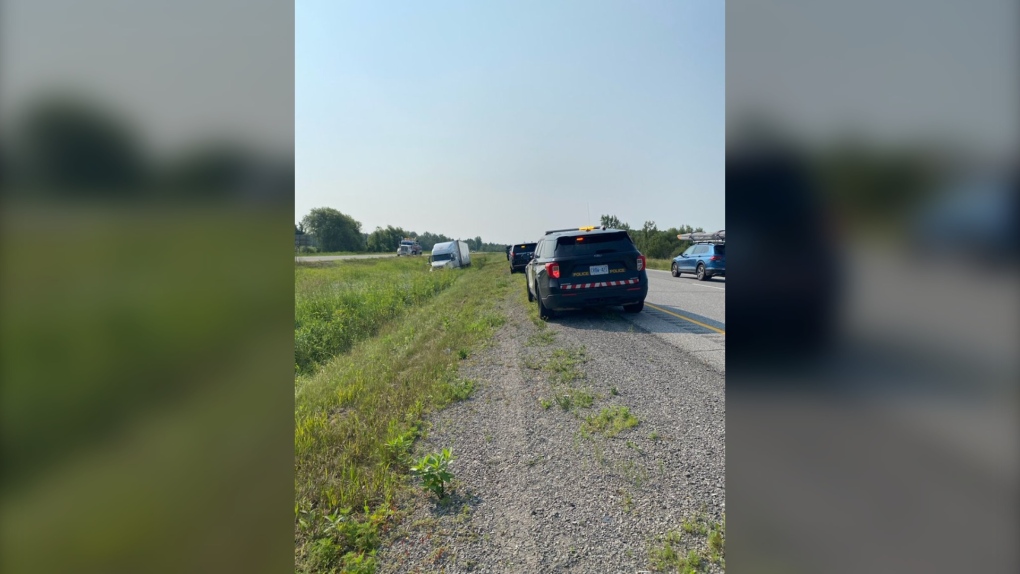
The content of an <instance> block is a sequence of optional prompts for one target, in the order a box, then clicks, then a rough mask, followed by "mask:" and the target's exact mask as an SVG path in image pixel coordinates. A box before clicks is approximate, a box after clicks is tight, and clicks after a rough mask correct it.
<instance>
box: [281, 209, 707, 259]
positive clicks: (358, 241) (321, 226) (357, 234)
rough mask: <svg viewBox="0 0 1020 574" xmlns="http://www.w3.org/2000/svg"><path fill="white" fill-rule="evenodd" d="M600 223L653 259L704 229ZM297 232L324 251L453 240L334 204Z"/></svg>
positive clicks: (480, 245)
mask: <svg viewBox="0 0 1020 574" xmlns="http://www.w3.org/2000/svg"><path fill="white" fill-rule="evenodd" d="M601 225H605V226H606V227H610V228H614V229H624V230H626V231H627V232H628V234H629V235H630V238H631V239H632V240H633V241H634V243H635V245H637V248H638V250H640V251H641V253H644V254H645V255H646V256H647V257H651V258H654V259H672V258H673V257H676V256H677V255H679V254H680V253H682V252H683V251H684V250H685V249H687V248H688V247H690V245H691V242H690V241H681V240H680V239H677V235H679V234H681V233H693V232H703V231H704V229H702V228H701V227H691V226H690V225H681V226H679V227H670V228H668V229H659V228H658V226H657V225H656V224H655V222H654V221H646V222H645V223H644V225H642V226H641V228H640V229H634V228H631V226H630V225H629V224H628V223H625V222H622V221H620V219H619V218H618V217H616V216H615V215H603V216H602V218H601ZM294 234H295V235H305V234H311V235H312V236H313V237H314V238H315V242H316V243H317V244H318V248H319V249H320V250H321V251H369V252H375V253H386V252H390V251H396V250H397V247H399V246H400V241H401V240H402V239H404V238H405V237H410V238H413V239H417V240H418V243H420V244H421V247H422V250H423V251H431V250H432V247H433V246H435V244H437V243H443V242H445V241H453V240H454V238H453V237H448V236H446V235H443V234H442V233H432V232H429V231H426V232H424V233H417V232H415V231H409V230H406V229H404V228H402V227H393V226H392V225H387V226H386V227H376V228H375V230H374V231H372V232H371V233H365V232H363V231H362V230H361V222H360V221H357V220H356V219H354V218H353V217H351V216H350V215H346V214H344V213H341V212H340V211H338V210H336V209H333V208H331V207H317V208H315V209H313V210H312V211H311V212H309V213H308V215H306V216H305V217H304V218H303V219H302V220H301V223H299V224H296V225H295V226H294ZM463 241H464V242H465V243H467V244H468V247H469V248H470V249H471V251H492V252H499V253H502V252H504V250H505V249H506V245H505V244H502V243H486V242H484V241H483V240H482V238H481V237H473V238H467V239H464V240H463Z"/></svg>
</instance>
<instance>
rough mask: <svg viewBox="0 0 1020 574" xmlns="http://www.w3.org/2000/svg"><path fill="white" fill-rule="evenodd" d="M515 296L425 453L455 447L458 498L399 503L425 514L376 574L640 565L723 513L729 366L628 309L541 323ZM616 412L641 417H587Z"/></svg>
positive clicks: (418, 497) (405, 528)
mask: <svg viewBox="0 0 1020 574" xmlns="http://www.w3.org/2000/svg"><path fill="white" fill-rule="evenodd" d="M503 304H504V308H505V310H506V314H507V318H508V320H507V322H506V324H505V325H504V326H503V327H502V328H501V329H500V330H499V331H498V332H497V333H496V335H495V336H494V337H493V339H492V340H491V341H490V344H489V345H488V346H487V347H486V348H484V349H482V350H480V351H478V352H477V354H475V355H473V356H471V357H470V358H468V359H467V360H465V361H464V362H463V363H462V365H461V368H460V375H461V376H462V377H464V378H468V379H472V380H473V381H475V383H476V390H475V392H474V394H473V395H472V396H471V398H469V399H468V400H466V401H463V402H460V403H457V404H454V405H452V406H450V407H448V408H446V409H445V410H443V411H442V412H439V413H437V414H436V415H434V416H433V417H432V418H431V420H430V428H429V429H428V432H427V434H426V435H425V436H424V437H423V438H422V439H421V440H420V441H419V442H418V444H417V446H416V448H415V454H416V455H419V456H420V455H421V454H424V453H427V452H436V451H438V450H440V449H442V448H444V447H452V449H453V451H454V455H455V459H454V461H453V462H452V463H451V465H450V468H451V470H452V472H453V473H454V476H455V482H454V489H453V493H452V494H451V495H450V496H449V497H448V498H447V500H445V501H437V500H436V498H435V497H434V496H432V495H426V494H425V493H424V492H423V491H422V490H421V489H420V488H415V489H413V492H415V493H416V494H414V495H413V497H414V498H413V499H412V500H405V501H401V506H404V507H407V506H410V507H412V508H413V511H411V512H410V515H409V516H407V517H406V518H405V519H404V520H403V521H402V522H401V524H400V526H399V527H398V528H397V529H396V530H395V531H394V532H393V533H392V534H391V537H390V541H389V543H388V544H386V545H384V548H383V549H382V550H381V551H380V552H379V556H378V558H379V569H378V571H379V572H383V573H398V572H399V573H410V572H451V573H453V572H631V573H633V572H638V571H642V570H650V569H651V568H650V567H649V565H650V558H649V548H650V547H651V546H652V544H653V543H654V542H655V541H656V539H657V537H661V536H662V535H664V534H665V533H666V532H668V531H671V530H678V529H680V526H681V523H682V521H684V520H685V519H691V518H693V517H695V516H698V515H701V516H704V517H706V518H707V519H708V520H712V521H721V520H722V518H723V513H724V512H725V483H724V480H725V450H724V445H725V403H724V397H725V382H724V375H723V374H721V373H720V372H719V371H718V370H717V369H715V368H712V367H710V366H708V365H706V364H705V363H704V362H703V361H701V360H699V359H698V358H697V357H696V356H694V355H692V354H689V353H687V352H685V351H682V350H680V349H678V348H676V347H674V346H672V345H670V344H669V342H667V341H665V340H663V339H662V338H661V337H657V336H655V335H653V334H651V333H649V332H648V331H645V330H643V329H641V327H640V326H639V325H636V324H634V323H632V322H630V321H627V320H625V319H623V317H622V316H620V315H619V313H618V312H615V311H614V312H605V313H583V314H576V315H569V316H567V317H564V318H559V319H556V320H554V321H552V322H550V323H548V324H547V326H546V327H545V328H541V327H540V326H538V325H536V324H534V323H533V322H532V320H531V318H530V317H529V314H528V310H527V309H526V308H525V306H524V304H522V303H521V300H520V298H519V294H513V295H512V296H511V297H509V298H508V299H507V300H506V301H505V302H504V303H503ZM564 396H570V397H571V404H570V405H569V406H567V405H565V403H566V401H565V400H564V399H563V397H564ZM556 397H560V399H561V401H562V402H563V403H564V405H563V406H567V407H568V408H567V409H564V408H563V406H561V405H560V404H557V402H556ZM589 400H590V402H591V404H590V406H587V407H586V406H585V405H586V404H587V403H588V401H589ZM616 407H626V408H627V409H629V412H630V413H631V414H632V415H633V416H634V417H636V418H637V420H638V421H639V422H638V424H637V425H636V426H634V427H632V428H628V429H625V430H622V431H621V432H619V434H616V435H615V436H606V434H605V433H603V432H600V431H599V430H598V429H596V428H594V427H591V426H590V425H588V424H586V423H585V420H586V419H587V418H589V417H594V416H597V415H598V414H599V413H600V412H601V411H602V410H603V409H605V408H616ZM697 543H698V540H697V539H696V538H695V537H692V536H687V537H686V538H682V542H681V544H680V547H681V548H682V549H683V552H684V553H686V549H687V548H688V547H694V546H693V545H695V544H697ZM705 571H709V572H712V571H722V569H721V568H720V567H719V566H718V565H716V564H707V565H706V566H705Z"/></svg>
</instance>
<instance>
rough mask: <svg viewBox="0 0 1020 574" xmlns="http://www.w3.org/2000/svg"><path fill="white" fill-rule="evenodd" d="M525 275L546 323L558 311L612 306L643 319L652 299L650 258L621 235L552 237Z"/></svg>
mask: <svg viewBox="0 0 1020 574" xmlns="http://www.w3.org/2000/svg"><path fill="white" fill-rule="evenodd" d="M525 274H526V275H527V283H528V285H527V289H528V301H537V302H538V312H539V316H540V317H541V318H542V319H543V320H548V319H551V318H552V317H553V316H554V315H555V313H556V311H561V310H568V309H584V308H588V307H608V306H613V305H622V306H623V310H624V311H626V312H628V313H638V312H640V311H641V310H642V309H643V308H644V306H645V296H647V295H648V274H647V273H646V272H645V256H644V255H642V254H641V252H640V251H638V249H637V247H636V246H635V245H634V242H633V241H631V239H630V236H629V235H628V234H627V232H626V231H624V230H621V229H605V228H599V227H580V228H574V229H558V230H553V231H547V232H546V234H545V236H544V237H542V238H541V239H540V240H539V241H538V244H537V245H536V247H535V257H534V258H533V259H532V260H531V261H530V262H529V263H528V265H527V267H526V269H525Z"/></svg>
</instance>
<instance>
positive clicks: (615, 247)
mask: <svg viewBox="0 0 1020 574" xmlns="http://www.w3.org/2000/svg"><path fill="white" fill-rule="evenodd" d="M633 249H634V243H633V242H632V241H631V240H630V236H629V235H627V232H626V231H620V232H617V233H596V234H591V235H588V234H583V235H566V236H563V237H557V238H556V254H557V255H585V254H588V253H614V252H617V251H632V250H633Z"/></svg>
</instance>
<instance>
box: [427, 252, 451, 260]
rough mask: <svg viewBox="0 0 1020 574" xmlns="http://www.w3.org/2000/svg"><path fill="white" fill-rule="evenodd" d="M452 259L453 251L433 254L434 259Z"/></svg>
mask: <svg viewBox="0 0 1020 574" xmlns="http://www.w3.org/2000/svg"><path fill="white" fill-rule="evenodd" d="M451 259H453V253H440V254H438V255H433V256H432V260H433V261H449V260H451Z"/></svg>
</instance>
